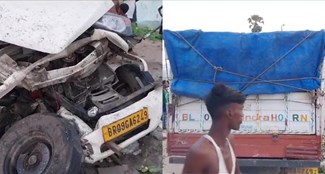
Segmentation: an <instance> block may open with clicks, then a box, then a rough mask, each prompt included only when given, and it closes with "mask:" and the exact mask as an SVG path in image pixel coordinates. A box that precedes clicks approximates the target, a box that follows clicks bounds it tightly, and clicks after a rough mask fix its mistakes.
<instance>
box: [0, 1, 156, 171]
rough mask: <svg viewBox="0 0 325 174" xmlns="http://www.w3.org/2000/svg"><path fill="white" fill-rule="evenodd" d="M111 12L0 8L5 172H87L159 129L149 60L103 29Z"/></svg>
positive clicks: (63, 5)
mask: <svg viewBox="0 0 325 174" xmlns="http://www.w3.org/2000/svg"><path fill="white" fill-rule="evenodd" d="M112 6H113V3H112V2H111V1H92V2H89V1H70V2H68V1H45V2H44V1H21V2H19V1H14V2H10V1H7V2H5V1H2V2H1V3H0V40H1V42H0V83H1V86H0V105H1V107H0V108H1V113H0V136H1V139H0V170H1V171H0V173H5V174H11V173H18V174H19V173H60V174H63V173H69V174H72V173H79V172H80V168H81V164H82V163H83V162H85V163H90V164H92V163H95V162H97V161H100V160H103V159H105V158H107V157H109V156H110V155H112V154H114V152H115V153H119V152H120V150H121V149H123V148H125V147H127V146H128V145H130V144H131V143H133V142H135V141H137V140H138V139H139V138H141V137H143V136H145V135H147V134H148V133H150V132H151V131H153V130H154V129H155V128H156V127H157V126H158V124H159V122H160V117H161V112H162V111H161V87H160V85H159V83H158V82H155V81H154V79H153V78H152V76H151V75H150V73H149V72H148V67H147V64H146V62H145V61H144V60H143V59H141V58H139V57H137V56H135V55H132V54H129V53H128V50H129V46H128V44H127V42H126V41H125V40H123V39H122V38H121V37H120V36H119V35H118V34H116V32H111V31H107V30H103V29H96V27H94V23H95V22H96V21H98V20H99V19H100V18H101V16H103V15H104V14H105V12H106V11H107V10H108V9H109V8H111V7H112Z"/></svg>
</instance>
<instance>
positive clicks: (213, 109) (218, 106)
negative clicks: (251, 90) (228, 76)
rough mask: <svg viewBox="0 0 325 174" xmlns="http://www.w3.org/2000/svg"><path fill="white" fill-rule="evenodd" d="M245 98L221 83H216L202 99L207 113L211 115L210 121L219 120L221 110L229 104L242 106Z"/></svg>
mask: <svg viewBox="0 0 325 174" xmlns="http://www.w3.org/2000/svg"><path fill="white" fill-rule="evenodd" d="M245 100H246V96H245V95H244V94H242V93H241V92H239V91H237V90H234V89H232V88H229V87H227V86H226V85H224V84H222V83H217V84H216V85H215V86H214V87H213V88H212V90H211V91H210V93H209V94H208V95H207V96H206V98H205V99H204V102H205V105H206V107H207V109H208V112H209V113H210V115H211V118H212V121H214V120H218V119H219V118H220V112H221V111H222V109H223V108H224V107H225V106H227V105H229V104H231V103H238V104H244V102H245Z"/></svg>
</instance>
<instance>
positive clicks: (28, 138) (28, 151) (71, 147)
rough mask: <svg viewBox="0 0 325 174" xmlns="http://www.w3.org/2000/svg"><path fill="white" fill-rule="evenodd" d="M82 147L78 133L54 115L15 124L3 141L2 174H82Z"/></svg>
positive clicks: (1, 142)
mask: <svg viewBox="0 0 325 174" xmlns="http://www.w3.org/2000/svg"><path fill="white" fill-rule="evenodd" d="M82 156H83V155H82V148H81V143H80V138H79V136H78V134H77V131H76V130H75V128H74V127H73V126H71V125H70V124H69V123H68V122H67V121H65V120H63V119H62V118H58V117H57V116H55V115H51V114H34V115H31V116H28V117H26V118H24V119H22V120H20V121H18V122H17V123H15V124H14V125H13V126H12V127H11V128H10V129H9V130H8V131H7V132H6V133H5V134H4V135H3V137H2V138H1V140H0V170H1V172H0V173H4V174H17V173H18V174H19V173H24V174H32V173H33V174H36V173H42V174H50V173H51V174H52V173H53V174H79V173H80V168H81V160H82Z"/></svg>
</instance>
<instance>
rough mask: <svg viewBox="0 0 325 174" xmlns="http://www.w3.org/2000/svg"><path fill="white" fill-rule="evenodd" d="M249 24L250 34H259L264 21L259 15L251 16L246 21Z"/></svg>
mask: <svg viewBox="0 0 325 174" xmlns="http://www.w3.org/2000/svg"><path fill="white" fill-rule="evenodd" d="M247 20H248V23H249V28H250V29H251V30H252V32H261V31H262V24H264V20H263V18H262V17H261V16H259V15H251V17H250V18H248V19H247Z"/></svg>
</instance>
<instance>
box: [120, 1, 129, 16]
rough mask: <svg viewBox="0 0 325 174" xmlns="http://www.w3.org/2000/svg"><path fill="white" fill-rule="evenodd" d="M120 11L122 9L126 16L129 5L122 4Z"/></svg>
mask: <svg viewBox="0 0 325 174" xmlns="http://www.w3.org/2000/svg"><path fill="white" fill-rule="evenodd" d="M120 9H121V11H122V13H123V14H124V15H125V14H126V12H128V11H129V5H127V4H125V3H122V4H121V5H120Z"/></svg>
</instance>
